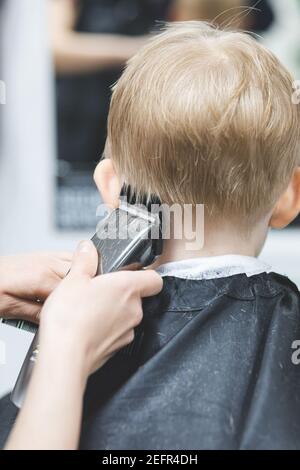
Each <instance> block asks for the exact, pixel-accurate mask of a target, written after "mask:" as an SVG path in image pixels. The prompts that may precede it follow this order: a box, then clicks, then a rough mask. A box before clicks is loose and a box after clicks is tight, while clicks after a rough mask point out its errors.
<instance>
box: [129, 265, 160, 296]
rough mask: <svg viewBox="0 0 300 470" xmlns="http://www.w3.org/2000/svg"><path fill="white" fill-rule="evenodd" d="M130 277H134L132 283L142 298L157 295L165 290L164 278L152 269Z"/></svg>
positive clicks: (137, 272)
mask: <svg viewBox="0 0 300 470" xmlns="http://www.w3.org/2000/svg"><path fill="white" fill-rule="evenodd" d="M130 275H131V276H132V279H131V282H132V283H133V285H134V286H135V288H136V290H137V291H138V293H139V295H140V296H141V297H149V296H151V295H156V294H158V293H159V292H160V291H161V290H162V288H163V280H162V278H161V277H160V275H159V274H157V272H155V271H153V270H152V269H147V270H145V271H136V272H132V273H131V274H130Z"/></svg>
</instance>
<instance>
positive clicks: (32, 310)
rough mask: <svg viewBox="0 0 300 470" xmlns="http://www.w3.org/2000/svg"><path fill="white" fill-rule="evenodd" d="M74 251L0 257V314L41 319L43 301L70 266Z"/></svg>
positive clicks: (33, 319) (29, 319)
mask: <svg viewBox="0 0 300 470" xmlns="http://www.w3.org/2000/svg"><path fill="white" fill-rule="evenodd" d="M71 260H72V253H34V254H28V255H16V256H1V257H0V317H5V318H19V319H23V320H28V321H32V322H38V320H39V315H40V311H41V308H42V302H43V301H44V300H45V299H46V298H47V297H48V295H49V294H50V293H51V292H52V291H53V289H55V287H57V285H58V284H59V282H60V281H61V280H62V279H63V278H64V277H65V275H66V274H67V272H68V271H69V269H70V266H71Z"/></svg>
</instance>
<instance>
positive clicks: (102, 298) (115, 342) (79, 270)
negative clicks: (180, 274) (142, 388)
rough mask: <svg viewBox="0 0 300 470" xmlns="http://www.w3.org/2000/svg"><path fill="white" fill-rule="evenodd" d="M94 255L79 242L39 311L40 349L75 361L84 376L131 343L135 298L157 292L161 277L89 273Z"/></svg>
mask: <svg viewBox="0 0 300 470" xmlns="http://www.w3.org/2000/svg"><path fill="white" fill-rule="evenodd" d="M97 264H98V255H97V251H96V249H95V247H94V245H93V243H92V242H89V241H86V242H82V243H81V244H80V245H79V247H78V249H77V251H76V252H75V255H74V259H73V263H72V267H71V271H70V273H69V274H68V276H67V277H66V278H65V279H64V280H63V281H62V282H61V284H60V285H59V286H58V288H57V289H56V290H55V291H54V292H53V293H52V294H51V295H50V297H49V298H48V300H47V301H46V303H45V306H44V308H43V310H42V315H41V327H40V351H41V353H40V354H41V355H42V356H43V357H45V355H46V352H47V355H48V356H50V355H51V356H52V357H53V355H54V356H55V357H57V358H63V357H67V358H69V360H70V361H69V362H70V363H71V364H73V366H74V362H75V363H76V361H77V363H79V364H81V371H80V372H81V373H82V375H83V377H84V379H86V378H87V377H88V375H89V374H91V373H92V372H94V371H95V370H97V369H98V368H99V367H101V366H102V365H103V364H104V363H105V362H106V361H107V360H108V359H109V358H110V357H111V356H112V355H113V354H114V353H115V352H116V351H118V350H119V349H121V348H122V347H124V346H126V345H127V344H129V343H131V342H132V340H133V338H134V328H135V327H136V326H137V325H138V324H139V323H140V322H141V320H142V304H141V298H142V297H147V296H151V295H155V294H157V293H158V292H159V291H160V290H161V289H162V279H161V278H160V276H159V275H158V274H157V273H156V272H154V271H151V270H147V271H140V272H134V271H130V272H129V271H121V272H118V273H113V274H105V275H101V276H97V277H94V276H95V274H96V271H97Z"/></svg>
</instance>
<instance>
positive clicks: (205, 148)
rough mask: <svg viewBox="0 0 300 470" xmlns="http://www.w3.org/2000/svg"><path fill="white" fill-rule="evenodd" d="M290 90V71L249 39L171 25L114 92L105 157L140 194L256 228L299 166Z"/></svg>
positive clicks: (299, 135) (299, 129)
mask: <svg viewBox="0 0 300 470" xmlns="http://www.w3.org/2000/svg"><path fill="white" fill-rule="evenodd" d="M292 94H293V78H292V77H291V75H290V74H289V72H288V71H287V70H286V69H285V68H284V67H283V65H282V64H281V63H280V62H279V60H278V59H277V58H276V57H275V56H274V55H273V54H272V53H271V52H270V51H268V50H267V49H266V48H264V47H263V46H262V45H261V44H260V43H258V42H257V41H256V40H255V39H253V38H252V37H251V36H250V35H248V34H244V33H239V32H230V31H221V30H218V29H215V28H213V27H211V26H208V25H207V24H204V23H202V22H196V21H194V22H185V23H174V24H172V25H169V26H168V27H167V28H166V30H165V31H164V32H162V33H161V34H160V35H158V36H156V37H154V38H152V39H151V41H149V43H148V44H147V45H146V46H145V47H144V48H143V49H141V50H140V52H139V53H138V54H137V55H136V56H135V57H133V58H132V59H131V60H130V61H129V63H128V66H127V68H126V69H125V71H124V73H123V75H122V77H121V78H120V80H119V82H118V83H117V85H116V86H115V88H114V92H113V96H112V102H111V108H110V114H109V124H108V137H109V142H110V149H111V157H112V159H113V162H114V165H115V167H116V169H117V171H118V173H119V175H120V177H121V178H123V179H124V181H125V182H126V183H127V184H129V185H131V186H132V187H133V188H134V189H135V190H136V191H137V193H138V194H143V195H145V194H146V195H147V194H156V195H157V196H159V197H160V198H161V200H162V201H163V202H164V203H167V204H172V203H183V204H201V203H203V204H205V206H206V209H207V210H208V211H209V213H211V214H213V215H215V216H220V215H222V216H232V217H237V218H238V219H241V218H243V220H245V221H246V220H248V221H250V220H251V221H252V222H253V221H254V220H255V219H258V218H259V217H261V216H263V215H264V214H267V213H268V211H269V210H271V209H272V207H273V205H274V204H275V203H276V200H277V198H278V197H279V196H280V194H281V193H282V192H283V191H284V189H285V188H286V187H287V185H288V183H289V180H290V178H291V176H292V173H293V170H294V169H295V167H296V166H297V165H298V161H299V142H300V106H296V105H295V104H293V102H292Z"/></svg>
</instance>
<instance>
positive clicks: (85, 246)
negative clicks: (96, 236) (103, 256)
mask: <svg viewBox="0 0 300 470" xmlns="http://www.w3.org/2000/svg"><path fill="white" fill-rule="evenodd" d="M90 250H91V242H90V241H87V240H83V241H82V242H80V243H79V245H78V248H77V251H79V252H80V253H88V252H89V251H90Z"/></svg>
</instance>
